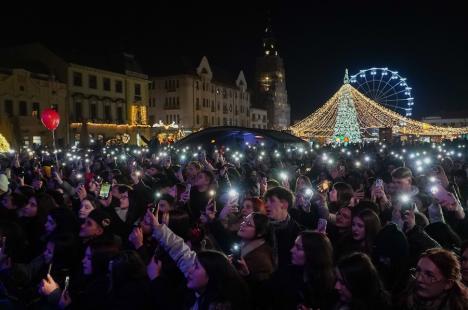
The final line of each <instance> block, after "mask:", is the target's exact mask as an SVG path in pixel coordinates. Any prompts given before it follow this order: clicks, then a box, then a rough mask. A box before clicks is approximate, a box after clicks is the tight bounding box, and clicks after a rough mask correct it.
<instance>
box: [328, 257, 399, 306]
mask: <svg viewBox="0 0 468 310" xmlns="http://www.w3.org/2000/svg"><path fill="white" fill-rule="evenodd" d="M335 274H336V282H335V289H336V291H337V292H338V302H337V304H336V305H335V307H334V309H349V310H355V309H356V310H371V309H378V310H386V309H391V298H390V294H389V293H388V292H387V291H386V290H385V288H384V286H383V284H382V282H381V281H380V278H379V274H378V272H377V270H376V269H375V267H374V265H373V264H372V261H371V259H370V258H369V256H367V255H366V254H364V253H359V252H357V253H352V254H350V255H348V256H345V257H343V258H342V259H341V260H340V261H339V262H338V264H337V266H336V269H335Z"/></svg>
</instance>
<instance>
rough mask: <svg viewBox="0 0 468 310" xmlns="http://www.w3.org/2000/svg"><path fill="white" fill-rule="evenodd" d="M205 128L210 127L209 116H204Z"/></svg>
mask: <svg viewBox="0 0 468 310" xmlns="http://www.w3.org/2000/svg"><path fill="white" fill-rule="evenodd" d="M203 126H205V127H207V126H208V116H206V115H205V116H203Z"/></svg>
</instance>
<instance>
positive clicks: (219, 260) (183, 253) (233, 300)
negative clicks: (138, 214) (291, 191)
mask: <svg viewBox="0 0 468 310" xmlns="http://www.w3.org/2000/svg"><path fill="white" fill-rule="evenodd" d="M156 214H157V213H156ZM146 216H147V217H148V218H149V219H150V221H151V223H152V224H153V237H154V238H155V239H156V240H157V241H158V242H159V243H160V244H161V245H162V246H163V247H164V249H165V250H166V252H167V253H168V254H169V256H171V257H172V259H173V260H174V261H176V263H177V266H178V267H179V269H180V270H181V271H182V272H183V273H184V275H185V277H186V279H187V287H188V288H189V289H190V290H191V291H193V295H192V296H193V297H194V298H193V299H192V302H190V303H191V305H190V307H192V308H195V309H200V310H201V309H216V307H220V308H221V307H226V309H249V305H250V304H249V302H248V300H249V298H248V289H247V285H246V284H245V282H244V281H243V279H242V277H241V276H240V274H239V273H238V272H237V270H236V269H235V268H234V266H233V265H232V264H231V263H230V261H229V259H228V258H227V256H226V255H224V254H223V253H221V252H217V251H201V252H199V253H195V252H193V251H192V250H190V248H189V247H188V246H187V245H186V244H185V242H184V240H183V239H182V238H181V237H179V236H177V235H176V234H174V233H173V232H172V231H171V230H170V229H169V228H168V227H167V226H166V225H164V224H160V223H159V220H158V217H157V215H156V216H155V215H154V214H153V213H151V211H148V212H147V213H146ZM158 297H160V298H163V296H158Z"/></svg>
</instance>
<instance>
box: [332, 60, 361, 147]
mask: <svg viewBox="0 0 468 310" xmlns="http://www.w3.org/2000/svg"><path fill="white" fill-rule="evenodd" d="M344 83H345V84H349V78H348V69H346V73H345V77H344ZM333 138H334V142H335V143H338V144H341V143H345V144H348V143H360V142H361V130H360V128H359V122H358V117H357V113H356V107H355V106H354V101H353V99H352V97H351V95H350V93H349V92H348V91H344V92H342V93H341V94H340V97H339V98H338V111H337V115H336V122H335V128H334V130H333Z"/></svg>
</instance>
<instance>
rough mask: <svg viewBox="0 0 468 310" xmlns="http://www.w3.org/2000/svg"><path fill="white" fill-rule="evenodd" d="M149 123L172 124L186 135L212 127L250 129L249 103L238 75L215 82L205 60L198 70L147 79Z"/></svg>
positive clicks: (214, 75)
mask: <svg viewBox="0 0 468 310" xmlns="http://www.w3.org/2000/svg"><path fill="white" fill-rule="evenodd" d="M149 100H150V104H149V113H148V114H149V123H150V124H152V123H159V122H160V121H161V122H162V123H166V124H172V123H174V124H176V125H178V126H179V127H181V128H184V129H185V130H188V131H197V130H200V129H203V128H207V127H214V126H242V127H250V109H251V106H250V100H251V95H250V92H249V91H248V89H247V82H246V79H245V76H244V73H243V72H242V71H240V72H239V74H238V76H237V78H236V79H235V80H234V79H232V80H229V79H222V78H218V76H217V72H214V71H213V70H212V68H211V66H210V64H209V62H208V59H207V58H206V57H203V58H202V60H201V62H200V64H199V65H198V67H196V68H194V70H186V72H180V73H178V74H173V75H164V76H159V77H152V78H151V86H150V99H149Z"/></svg>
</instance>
